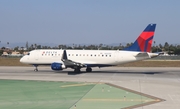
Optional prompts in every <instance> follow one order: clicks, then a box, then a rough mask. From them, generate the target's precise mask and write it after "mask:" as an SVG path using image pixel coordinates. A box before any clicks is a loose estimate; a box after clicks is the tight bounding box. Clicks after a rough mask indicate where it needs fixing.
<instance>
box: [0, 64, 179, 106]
mask: <svg viewBox="0 0 180 109" xmlns="http://www.w3.org/2000/svg"><path fill="white" fill-rule="evenodd" d="M33 69H34V68H33V67H4V66H1V67H0V79H13V80H43V81H79V82H104V83H111V84H115V85H118V86H121V87H125V88H128V89H131V90H135V91H138V92H141V93H145V94H148V95H152V96H155V97H158V98H161V99H164V100H165V101H163V102H160V103H156V104H152V105H148V106H144V107H139V108H137V109H180V68H176V67H170V68H168V67H167V68H166V67H143V68H141V67H109V68H102V69H99V68H93V72H91V73H85V72H83V73H81V74H73V70H72V69H67V70H63V71H58V72H55V71H52V70H51V69H50V67H39V71H38V72H34V71H33ZM82 71H85V70H83V69H82Z"/></svg>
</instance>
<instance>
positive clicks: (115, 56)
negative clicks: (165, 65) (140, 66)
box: [20, 49, 155, 65]
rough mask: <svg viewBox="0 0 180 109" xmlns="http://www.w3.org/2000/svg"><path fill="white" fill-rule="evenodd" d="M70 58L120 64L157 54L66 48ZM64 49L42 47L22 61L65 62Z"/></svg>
mask: <svg viewBox="0 0 180 109" xmlns="http://www.w3.org/2000/svg"><path fill="white" fill-rule="evenodd" d="M66 52H67V57H68V59H69V60H73V61H75V62H79V63H82V64H102V65H118V64H123V63H128V62H133V61H138V60H143V59H148V58H151V57H152V56H155V54H154V53H148V55H146V56H139V57H137V54H139V53H143V52H134V51H120V50H66ZM62 54H63V50H59V49H58V50H52V49H41V50H33V51H31V52H29V54H28V55H25V56H23V57H22V58H21V60H20V62H22V63H27V64H37V65H46V64H49V65H50V64H52V63H54V62H58V63H63V62H62V61H61V57H62Z"/></svg>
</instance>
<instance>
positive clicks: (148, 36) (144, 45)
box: [124, 24, 156, 52]
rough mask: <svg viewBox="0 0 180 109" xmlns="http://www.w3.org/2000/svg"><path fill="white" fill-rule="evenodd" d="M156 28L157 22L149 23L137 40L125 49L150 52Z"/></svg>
mask: <svg viewBox="0 0 180 109" xmlns="http://www.w3.org/2000/svg"><path fill="white" fill-rule="evenodd" d="M155 28H156V24H149V25H148V26H147V27H146V28H145V29H144V31H143V32H142V33H141V34H140V36H139V37H138V38H137V39H136V41H135V42H134V43H133V44H132V45H131V46H130V47H128V48H125V49H124V50H127V51H141V52H150V51H151V46H152V41H153V37H154V32H155Z"/></svg>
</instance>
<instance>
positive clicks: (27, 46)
mask: <svg viewBox="0 0 180 109" xmlns="http://www.w3.org/2000/svg"><path fill="white" fill-rule="evenodd" d="M26 49H27V50H29V45H28V41H27V42H26Z"/></svg>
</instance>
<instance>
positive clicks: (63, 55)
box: [61, 50, 68, 60]
mask: <svg viewBox="0 0 180 109" xmlns="http://www.w3.org/2000/svg"><path fill="white" fill-rule="evenodd" d="M67 59H68V58H67V53H66V50H64V51H63V54H62V58H61V60H67Z"/></svg>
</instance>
